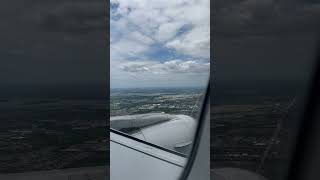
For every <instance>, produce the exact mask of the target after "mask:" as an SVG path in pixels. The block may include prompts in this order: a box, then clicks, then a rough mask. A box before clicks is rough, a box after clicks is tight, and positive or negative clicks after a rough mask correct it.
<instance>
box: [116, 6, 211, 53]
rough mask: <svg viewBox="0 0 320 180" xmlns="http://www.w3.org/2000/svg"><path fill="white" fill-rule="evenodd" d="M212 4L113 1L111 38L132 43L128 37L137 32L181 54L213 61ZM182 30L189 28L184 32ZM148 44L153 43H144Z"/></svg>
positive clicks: (148, 49) (146, 49) (147, 49)
mask: <svg viewBox="0 0 320 180" xmlns="http://www.w3.org/2000/svg"><path fill="white" fill-rule="evenodd" d="M209 3H210V1H209V0H201V1H198V0H191V1H190V0H177V1H159V0H139V1H135V0H130V1H128V0H113V1H111V4H113V7H114V8H113V10H111V12H112V13H111V19H113V22H112V23H111V35H112V36H117V39H118V41H131V40H130V38H128V37H127V36H128V33H130V31H136V32H139V33H140V35H143V36H145V37H147V38H148V39H152V40H153V41H152V42H153V43H154V44H162V45H163V47H167V48H171V49H172V50H174V51H176V53H177V54H182V55H187V56H191V57H194V58H206V59H209V47H208V45H209V42H210V34H209V29H210V28H209V26H210V24H209V23H210V22H209V19H210V11H209V10H210V9H209ZM182 27H189V28H187V29H184V30H182V31H181V28H182ZM113 32H114V33H113ZM119 32H121V33H119ZM129 36H130V35H129ZM144 42H150V41H149V40H147V41H140V43H144ZM180 43H184V45H179V44H180ZM125 44H126V43H125ZM120 45H121V44H120ZM120 45H119V44H117V42H116V41H114V44H113V43H112V44H111V46H118V47H119V48H121V47H120ZM149 45H151V44H149ZM150 48H151V47H148V48H145V49H144V51H141V53H143V52H147V51H150V50H151V49H150ZM131 55H132V54H131ZM140 55H141V54H139V53H137V56H140Z"/></svg>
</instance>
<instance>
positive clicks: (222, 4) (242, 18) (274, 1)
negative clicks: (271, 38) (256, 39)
mask: <svg viewBox="0 0 320 180" xmlns="http://www.w3.org/2000/svg"><path fill="white" fill-rule="evenodd" d="M319 5H320V2H318V1H310V2H309V1H298V0H292V1H288V0H241V1H239V0H217V1H216V2H215V3H214V6H213V7H214V9H213V11H214V12H215V13H213V14H214V15H213V22H214V28H213V30H214V32H215V33H216V35H221V36H237V35H240V36H244V35H245V34H246V35H248V36H250V35H255V36H257V35H264V36H265V35H272V34H285V33H291V32H292V31H296V32H310V31H314V30H315V28H317V27H318V26H319V17H320V11H319V10H320V8H319Z"/></svg>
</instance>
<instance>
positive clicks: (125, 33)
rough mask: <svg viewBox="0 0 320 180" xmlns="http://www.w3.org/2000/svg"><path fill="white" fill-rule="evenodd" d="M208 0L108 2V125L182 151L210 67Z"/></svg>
mask: <svg viewBox="0 0 320 180" xmlns="http://www.w3.org/2000/svg"><path fill="white" fill-rule="evenodd" d="M209 11H210V8H209V0H201V1H198V0H192V1H160V0H159V1H149V0H142V1H141V0H139V1H123V0H111V1H110V59H111V60H110V66H111V69H110V71H111V74H110V75H111V79H110V82H111V93H110V114H111V118H110V127H111V128H112V129H115V130H117V131H121V132H123V133H126V134H128V135H130V136H131V137H134V138H137V139H140V140H143V141H146V142H149V143H152V144H154V145H157V146H160V147H163V148H166V149H168V150H171V151H175V152H179V153H181V154H188V152H189V151H190V148H191V145H192V139H193V136H194V132H195V128H196V126H197V118H198V114H199V112H200V108H201V105H202V99H203V96H204V93H205V90H206V86H207V83H208V77H209V72H210V51H209V50H210V45H209V43H210V27H209Z"/></svg>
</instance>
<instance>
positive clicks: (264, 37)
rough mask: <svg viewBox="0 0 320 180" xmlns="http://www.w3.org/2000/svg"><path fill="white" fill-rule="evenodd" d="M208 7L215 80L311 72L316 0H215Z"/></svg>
mask: <svg viewBox="0 0 320 180" xmlns="http://www.w3.org/2000/svg"><path fill="white" fill-rule="evenodd" d="M211 11H212V12H213V16H212V22H213V25H212V30H213V34H212V35H213V36H212V38H213V57H214V63H212V68H214V71H212V73H214V74H213V76H215V80H217V81H226V80H228V81H230V82H236V83H239V82H243V81H270V82H272V81H278V80H281V81H289V80H303V79H304V78H305V77H306V76H308V75H309V73H310V70H311V66H310V64H311V62H312V61H313V60H314V57H315V56H314V51H315V42H316V39H317V37H316V32H317V31H318V30H319V28H318V27H319V22H320V21H319V19H320V1H318V0H215V1H213V6H212V9H211Z"/></svg>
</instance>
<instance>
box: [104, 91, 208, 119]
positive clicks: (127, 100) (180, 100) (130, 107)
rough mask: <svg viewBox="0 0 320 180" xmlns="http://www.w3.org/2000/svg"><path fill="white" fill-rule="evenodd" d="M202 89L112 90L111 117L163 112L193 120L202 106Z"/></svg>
mask: <svg viewBox="0 0 320 180" xmlns="http://www.w3.org/2000/svg"><path fill="white" fill-rule="evenodd" d="M204 89H205V88H202V87H199V88H144V89H142V88H141V89H140V88H130V89H112V90H111V94H110V114H111V116H119V115H133V114H143V113H155V112H164V113H169V114H184V115H189V116H192V117H194V118H196V117H197V116H198V113H199V109H200V108H201V106H202V104H201V103H202V98H203V95H204Z"/></svg>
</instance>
